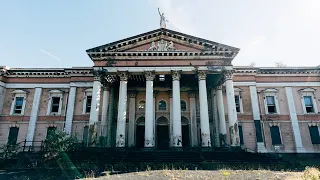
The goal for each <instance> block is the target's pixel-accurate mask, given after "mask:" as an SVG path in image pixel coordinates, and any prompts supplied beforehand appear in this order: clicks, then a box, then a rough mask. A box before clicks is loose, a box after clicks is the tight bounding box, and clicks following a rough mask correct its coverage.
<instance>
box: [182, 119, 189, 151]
mask: <svg viewBox="0 0 320 180" xmlns="http://www.w3.org/2000/svg"><path fill="white" fill-rule="evenodd" d="M181 127H182V128H181V130H182V147H183V148H189V147H190V138H189V137H190V134H189V132H190V131H189V121H188V119H187V118H186V117H181Z"/></svg>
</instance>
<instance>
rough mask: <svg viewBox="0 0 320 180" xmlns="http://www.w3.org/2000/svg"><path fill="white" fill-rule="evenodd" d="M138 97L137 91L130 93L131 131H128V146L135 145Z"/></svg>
mask: <svg viewBox="0 0 320 180" xmlns="http://www.w3.org/2000/svg"><path fill="white" fill-rule="evenodd" d="M136 96H137V93H136V92H135V91H130V92H129V127H128V128H129V129H128V146H129V147H133V146H134V145H135V142H134V140H135V131H134V130H135V120H136Z"/></svg>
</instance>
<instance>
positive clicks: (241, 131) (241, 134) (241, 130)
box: [238, 126, 244, 145]
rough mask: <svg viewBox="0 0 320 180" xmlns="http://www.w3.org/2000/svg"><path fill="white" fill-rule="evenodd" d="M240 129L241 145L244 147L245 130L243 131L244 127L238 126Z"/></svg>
mask: <svg viewBox="0 0 320 180" xmlns="http://www.w3.org/2000/svg"><path fill="white" fill-rule="evenodd" d="M238 128H239V136H240V145H243V144H244V142H243V129H242V126H238Z"/></svg>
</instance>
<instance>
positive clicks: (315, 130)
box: [309, 126, 320, 144]
mask: <svg viewBox="0 0 320 180" xmlns="http://www.w3.org/2000/svg"><path fill="white" fill-rule="evenodd" d="M309 132H310V137H311V142H312V144H320V136H319V127H318V126H310V127H309Z"/></svg>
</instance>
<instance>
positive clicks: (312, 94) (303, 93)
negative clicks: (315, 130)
mask: <svg viewBox="0 0 320 180" xmlns="http://www.w3.org/2000/svg"><path fill="white" fill-rule="evenodd" d="M299 92H300V95H301V103H302V108H303V114H318V106H317V101H316V96H315V92H316V89H313V88H304V89H300V90H299ZM305 96H310V97H311V101H312V106H313V112H307V109H306V105H305V102H304V97H305Z"/></svg>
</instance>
